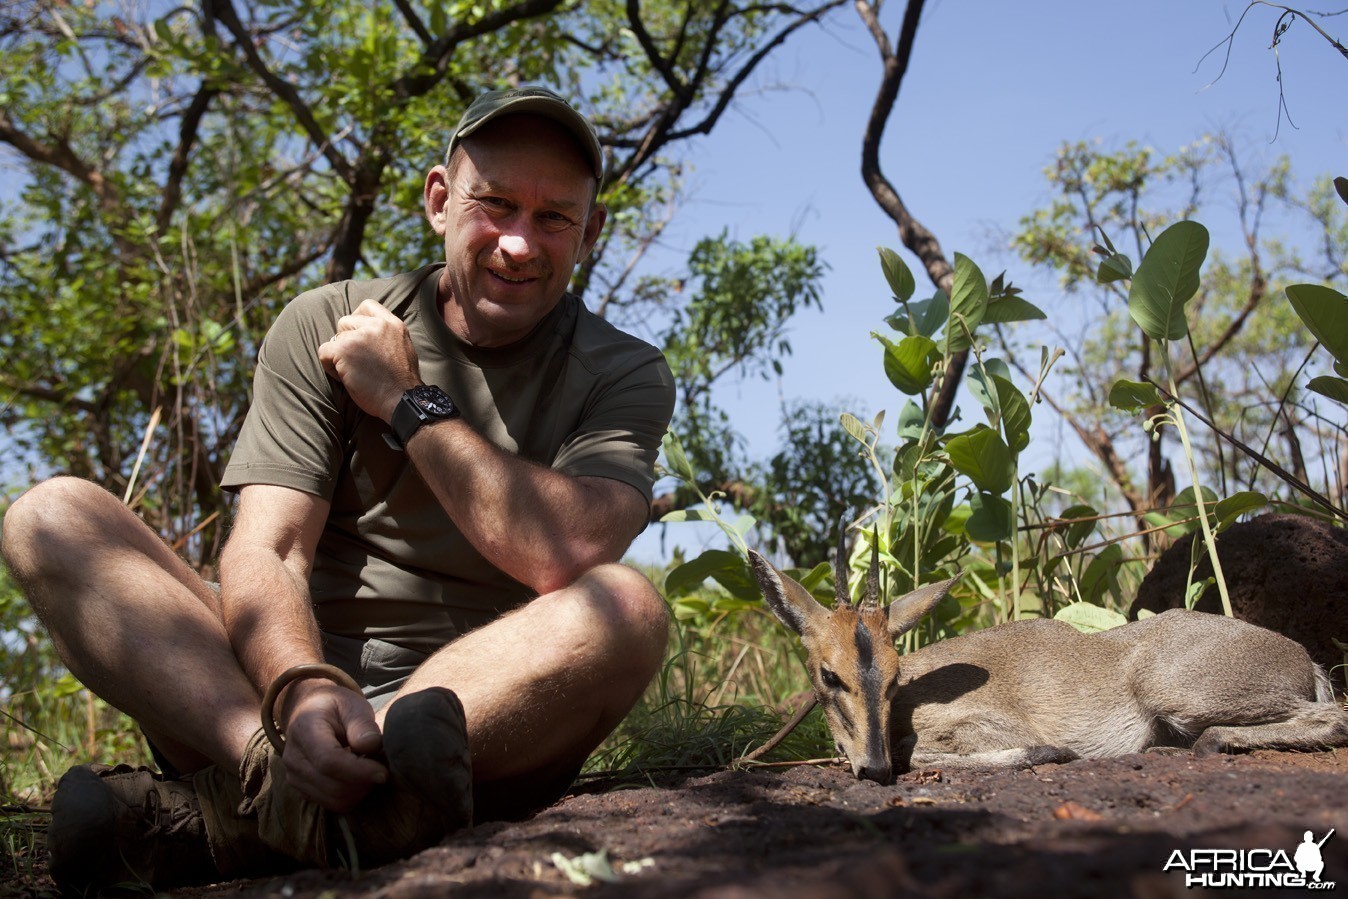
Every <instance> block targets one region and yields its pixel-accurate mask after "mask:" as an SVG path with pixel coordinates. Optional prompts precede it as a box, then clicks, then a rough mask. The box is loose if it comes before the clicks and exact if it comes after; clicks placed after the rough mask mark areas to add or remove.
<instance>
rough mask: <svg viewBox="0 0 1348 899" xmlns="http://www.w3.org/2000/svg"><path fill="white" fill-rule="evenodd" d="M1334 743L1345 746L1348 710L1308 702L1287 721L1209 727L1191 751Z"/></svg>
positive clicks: (1311, 747) (1314, 748) (1313, 746)
mask: <svg viewBox="0 0 1348 899" xmlns="http://www.w3.org/2000/svg"><path fill="white" fill-rule="evenodd" d="M1334 746H1348V713H1345V712H1344V711H1343V710H1342V709H1340V708H1339V707H1338V706H1336V705H1326V704H1323V703H1312V702H1307V703H1304V704H1303V705H1302V706H1301V707H1300V708H1299V709H1298V710H1297V711H1296V713H1295V714H1294V715H1292V717H1290V718H1288V719H1287V720H1286V721H1275V722H1271V723H1269V724H1252V725H1247V726H1244V727H1239V726H1228V725H1217V726H1215V727H1209V728H1208V729H1207V730H1205V731H1203V733H1202V735H1201V736H1200V737H1199V738H1198V740H1197V741H1196V742H1195V743H1194V754H1195V755H1211V754H1213V753H1218V752H1249V751H1250V750H1252V749H1290V750H1302V751H1308V752H1314V751H1318V750H1321V749H1327V748H1330V747H1334Z"/></svg>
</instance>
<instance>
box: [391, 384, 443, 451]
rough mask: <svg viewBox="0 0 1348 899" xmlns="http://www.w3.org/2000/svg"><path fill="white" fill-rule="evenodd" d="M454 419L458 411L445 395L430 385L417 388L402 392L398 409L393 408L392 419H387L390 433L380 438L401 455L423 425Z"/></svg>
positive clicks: (421, 385) (396, 407)
mask: <svg viewBox="0 0 1348 899" xmlns="http://www.w3.org/2000/svg"><path fill="white" fill-rule="evenodd" d="M458 417H459V407H458V406H456V405H454V401H453V400H452V399H450V398H449V394H447V393H445V392H444V391H443V390H441V389H440V388H439V387H436V386H435V385H433V384H420V385H418V386H416V387H413V388H412V389H411V390H407V391H404V392H403V395H402V397H401V398H399V400H398V405H396V406H394V407H393V417H392V418H391V419H389V426H390V427H392V428H393V433H392V434H387V433H386V434H384V442H385V443H387V444H388V445H389V446H391V447H393V448H394V449H395V450H398V451H399V452H402V451H403V450H404V449H406V448H407V441H409V440H411V439H412V435H413V434H415V433H416V432H417V431H419V430H420V429H421V428H422V426H423V425H428V424H431V423H433V422H437V421H448V420H449V419H451V418H458Z"/></svg>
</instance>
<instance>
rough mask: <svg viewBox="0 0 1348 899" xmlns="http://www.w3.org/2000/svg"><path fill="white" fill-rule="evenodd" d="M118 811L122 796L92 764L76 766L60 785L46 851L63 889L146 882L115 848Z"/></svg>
mask: <svg viewBox="0 0 1348 899" xmlns="http://www.w3.org/2000/svg"><path fill="white" fill-rule="evenodd" d="M120 812H121V802H120V800H118V798H117V797H116V796H115V795H114V794H113V792H112V790H110V789H108V786H107V784H105V783H103V780H102V778H100V777H99V776H98V774H96V773H95V772H94V771H93V770H92V769H90V768H87V767H80V768H72V769H70V770H69V771H67V772H66V773H65V775H64V776H63V777H62V778H61V780H60V782H59V783H57V785H56V795H55V797H53V798H52V803H51V827H50V828H49V829H48V831H47V854H48V858H49V860H50V861H49V865H50V873H51V878H52V880H54V881H55V882H56V885H57V886H58V887H60V888H61V892H62V893H64V894H65V895H67V896H83V895H86V894H87V893H89V892H90V891H91V890H96V889H97V888H99V887H105V886H111V885H113V884H118V883H144V881H143V880H142V879H141V878H139V877H137V876H136V875H135V872H133V871H131V870H130V869H129V868H128V867H127V865H126V861H125V860H124V859H123V858H122V857H121V853H120V852H118V850H117V820H118V818H119V815H120Z"/></svg>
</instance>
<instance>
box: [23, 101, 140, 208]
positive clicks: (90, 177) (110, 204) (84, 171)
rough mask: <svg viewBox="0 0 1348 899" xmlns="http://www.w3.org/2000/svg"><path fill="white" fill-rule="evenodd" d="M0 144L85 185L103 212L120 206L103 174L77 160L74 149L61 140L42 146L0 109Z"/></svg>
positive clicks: (42, 144) (114, 188) (114, 189)
mask: <svg viewBox="0 0 1348 899" xmlns="http://www.w3.org/2000/svg"><path fill="white" fill-rule="evenodd" d="M0 141H4V142H5V143H7V144H9V145H10V146H12V147H13V148H14V149H16V150H18V151H19V152H20V153H22V154H23V155H24V156H27V157H28V158H29V159H31V160H33V161H34V162H40V163H43V164H45V165H50V166H55V167H56V168H58V169H60V170H61V171H63V172H65V173H66V174H68V175H71V176H73V177H74V178H75V179H76V180H78V181H80V182H82V183H83V184H86V185H88V186H89V188H90V189H91V190H92V191H93V192H94V195H95V196H96V197H98V200H99V203H100V204H101V206H102V207H103V209H104V211H105V212H111V211H113V210H115V209H116V208H117V207H119V206H120V204H121V195H120V194H119V193H118V191H117V187H116V185H114V184H113V183H112V182H111V181H109V180H108V179H107V178H105V177H103V173H102V172H100V171H99V170H98V169H96V168H94V167H93V166H92V165H90V164H89V163H87V162H85V161H84V160H83V159H81V158H80V157H79V155H78V154H77V153H76V152H75V150H74V149H73V148H72V147H71V146H70V144H68V143H66V142H65V141H64V140H61V139H57V140H56V141H55V142H54V143H43V142H42V141H40V140H37V139H36V138H34V137H32V136H31V135H29V134H26V133H25V132H23V131H20V130H19V129H18V128H17V127H16V126H15V125H14V122H13V121H11V120H10V118H9V113H8V112H6V111H5V110H4V109H0Z"/></svg>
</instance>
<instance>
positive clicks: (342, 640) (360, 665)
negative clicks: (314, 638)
mask: <svg viewBox="0 0 1348 899" xmlns="http://www.w3.org/2000/svg"><path fill="white" fill-rule="evenodd" d="M321 636H322V638H323V659H324V660H325V661H326V662H327V663H328V664H329V665H336V666H337V667H338V668H340V669H342V670H343V671H345V672H346V673H347V674H349V675H351V676H352V677H353V678H355V679H356V683H357V684H359V685H360V689H361V692H362V693H364V694H365V698H366V699H368V700H370V705H372V706H374V707H375V709H380V708H383V707H384V706H386V705H388V703H389V700H391V699H392V698H393V697H394V695H395V694H397V692H398V691H399V690H400V689H402V685H403V684H405V683H407V679H408V678H409V677H411V676H412V672H413V671H416V670H417V668H418V667H419V666H420V665H421V663H422V662H424V661H426V660H427V659H428V658H430V654H429V653H425V652H420V651H419V650H415V649H407V648H406V647H403V646H398V645H397V644H395V643H389V642H387V641H385V640H379V639H374V638H371V639H369V640H361V639H360V638H358V637H339V636H337V635H336V634H329V633H326V632H324V633H323V634H322V635H321Z"/></svg>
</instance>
